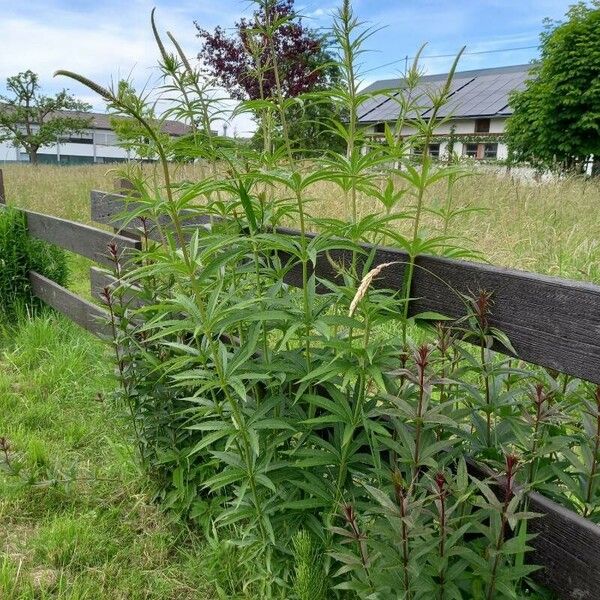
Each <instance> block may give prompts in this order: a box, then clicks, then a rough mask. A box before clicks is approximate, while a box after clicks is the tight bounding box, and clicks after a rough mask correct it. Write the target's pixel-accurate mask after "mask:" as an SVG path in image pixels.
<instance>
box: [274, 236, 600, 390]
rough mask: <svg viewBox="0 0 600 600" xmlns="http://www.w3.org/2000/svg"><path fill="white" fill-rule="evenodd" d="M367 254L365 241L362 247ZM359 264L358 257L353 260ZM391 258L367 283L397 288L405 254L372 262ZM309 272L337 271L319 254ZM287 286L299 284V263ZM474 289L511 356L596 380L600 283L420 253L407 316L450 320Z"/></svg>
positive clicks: (337, 257)
mask: <svg viewBox="0 0 600 600" xmlns="http://www.w3.org/2000/svg"><path fill="white" fill-rule="evenodd" d="M363 248H364V249H365V250H366V251H367V252H368V251H370V250H372V248H373V247H372V246H369V245H366V244H365V245H363ZM329 255H330V257H331V259H333V261H335V262H336V263H338V264H344V265H349V264H350V261H351V253H350V252H349V251H346V250H334V251H332V252H330V253H329ZM362 261H364V256H363V257H362V258H361V259H360V260H359V263H360V262H362ZM387 262H394V263H396V264H393V265H391V266H389V267H387V268H386V269H384V270H383V271H382V273H381V275H380V276H379V277H378V278H377V279H376V280H375V282H374V284H373V285H374V287H376V288H380V289H390V290H399V289H401V288H402V285H403V281H404V274H405V268H406V264H407V263H408V255H407V254H406V253H405V252H402V251H400V250H396V249H394V248H378V249H377V250H376V254H375V259H374V261H373V266H375V265H378V264H381V263H387ZM316 274H317V276H318V277H320V278H323V279H329V280H331V279H335V278H336V272H335V270H334V267H333V266H332V265H331V263H330V262H329V261H328V260H327V259H326V257H324V256H320V257H319V258H318V260H317V267H316ZM286 281H287V283H289V284H290V285H293V286H301V285H302V274H301V270H300V268H299V267H295V268H294V269H292V270H291V271H290V272H289V274H288V276H287V278H286ZM479 290H486V291H488V292H491V293H492V300H493V302H494V304H493V307H492V309H491V317H490V324H491V325H492V326H493V327H497V328H498V329H499V330H501V331H502V332H503V333H505V334H506V335H507V336H508V338H509V339H510V341H511V343H512V345H513V346H514V348H515V351H516V355H517V356H518V357H519V358H521V359H522V360H525V361H527V362H530V363H534V364H537V365H541V366H544V367H549V368H551V369H555V370H557V371H560V372H562V373H567V374H569V375H573V376H575V377H580V378H582V379H586V380H589V381H592V382H594V383H600V286H597V285H593V284H590V283H585V282H578V281H568V280H564V279H558V278H555V277H546V276H543V275H536V274H534V273H527V272H524V271H516V270H512V269H504V268H501V267H493V266H490V265H486V264H483V263H471V262H466V261H457V260H450V259H446V258H440V257H434V256H420V257H418V258H417V260H416V268H415V273H414V278H413V285H412V289H411V297H412V298H413V301H412V302H411V306H410V314H411V315H416V314H418V313H421V312H424V311H435V312H438V313H441V314H443V315H446V316H449V317H455V318H457V317H462V316H464V315H465V314H466V313H467V310H468V309H467V305H466V304H465V299H464V296H472V295H473V294H476V293H477V292H478V291H479Z"/></svg>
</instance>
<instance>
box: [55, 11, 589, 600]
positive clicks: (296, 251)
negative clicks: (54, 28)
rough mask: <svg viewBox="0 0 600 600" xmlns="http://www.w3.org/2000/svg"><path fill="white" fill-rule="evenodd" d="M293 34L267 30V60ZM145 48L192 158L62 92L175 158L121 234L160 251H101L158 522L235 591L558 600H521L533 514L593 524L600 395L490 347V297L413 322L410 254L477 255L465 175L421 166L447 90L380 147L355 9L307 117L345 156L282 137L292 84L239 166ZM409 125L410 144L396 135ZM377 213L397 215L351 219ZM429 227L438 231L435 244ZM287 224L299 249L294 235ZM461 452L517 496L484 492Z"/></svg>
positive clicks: (273, 100) (197, 90)
mask: <svg viewBox="0 0 600 600" xmlns="http://www.w3.org/2000/svg"><path fill="white" fill-rule="evenodd" d="M258 4H259V7H258V9H259V10H265V9H269V8H272V7H273V4H272V3H271V2H270V1H269V0H265V1H261V2H259V3H258ZM276 6H277V5H276ZM279 17H280V18H279ZM287 18H288V17H287V16H286V14H285V13H282V14H281V15H279V16H278V18H277V19H275V21H274V22H275V23H277V27H283V26H285V24H286V19H287ZM277 27H275V26H273V27H271V26H269V27H264V28H263V29H262V30H261V31H260V34H261V36H262V37H263V39H265V40H266V41H267V44H266V46H265V54H266V57H267V58H268V57H269V52H273V44H272V38H273V36H274V33H275V31H276V30H277ZM153 29H154V32H155V36H156V40H157V45H158V48H159V51H160V56H161V58H160V69H161V73H162V76H163V81H164V86H163V88H162V92H163V93H164V95H165V97H168V98H170V99H171V100H172V101H173V102H174V108H171V109H169V110H168V111H167V112H166V113H165V115H164V117H165V118H167V117H169V116H173V115H174V114H176V115H177V116H178V117H179V118H180V119H184V120H186V122H187V123H188V124H190V127H191V133H190V135H189V136H187V137H186V138H184V139H178V140H175V141H172V140H169V139H165V138H164V137H163V136H162V135H161V134H160V123H158V124H157V123H155V122H154V119H149V118H148V116H147V114H148V108H149V107H148V104H147V102H146V101H145V100H144V97H143V96H138V95H135V94H132V93H131V90H130V88H125V87H123V86H119V87H118V88H116V89H106V88H104V87H102V86H100V85H98V84H97V83H95V82H93V81H90V80H88V79H86V78H85V77H83V76H81V75H77V74H73V73H70V72H66V71H61V72H60V73H61V74H63V75H67V76H69V77H73V78H75V79H77V80H78V81H80V82H82V83H84V84H86V85H88V86H89V87H90V88H91V89H93V90H95V91H96V92H97V93H99V94H100V95H101V96H102V97H103V98H104V99H106V100H107V102H108V103H109V105H110V107H111V109H112V110H113V112H114V113H115V115H118V116H127V117H130V118H133V119H135V120H136V121H137V123H138V124H139V127H140V128H141V129H142V130H144V131H145V132H146V136H145V137H146V140H147V142H146V143H145V146H144V149H145V151H148V152H151V153H153V154H155V155H157V156H159V157H160V162H159V164H158V166H157V168H158V169H160V170H161V172H160V176H159V174H158V173H157V174H156V175H151V176H149V177H148V176H144V174H143V172H142V171H139V172H135V171H132V172H130V173H128V175H129V177H130V179H131V180H132V181H133V183H134V184H135V188H136V192H137V194H136V197H135V199H132V202H131V204H130V206H129V210H128V211H127V212H126V214H124V215H122V216H123V218H125V219H128V220H129V222H130V227H131V228H137V229H138V230H139V232H140V234H141V236H142V240H143V250H142V251H141V252H140V253H139V255H137V256H136V257H135V258H134V259H133V260H131V261H130V262H128V263H127V264H123V263H121V262H120V260H119V259H118V255H119V253H118V248H116V247H110V248H109V253H110V255H111V256H112V257H113V262H114V270H113V275H114V277H115V279H116V282H115V284H116V285H114V286H111V287H107V288H106V289H105V290H104V292H103V297H104V301H105V303H106V305H107V307H108V309H109V311H110V314H111V323H112V326H113V332H114V349H115V356H116V362H117V366H118V370H119V374H120V379H121V383H122V398H123V402H124V405H125V406H126V407H127V408H128V410H129V411H130V415H131V419H132V423H133V426H134V427H135V431H136V436H137V442H138V444H139V452H140V456H141V457H142V459H143V461H144V463H145V465H146V467H147V468H148V470H149V471H150V472H151V473H152V474H153V476H154V477H155V479H156V481H157V482H158V483H159V488H160V492H159V496H160V498H161V500H162V502H163V504H164V505H165V506H167V507H170V508H173V509H174V510H176V511H178V512H180V513H182V514H184V515H186V516H187V517H188V518H190V519H192V520H193V521H195V522H196V523H197V525H198V526H199V527H200V528H202V529H203V531H204V533H205V536H206V538H207V541H208V542H207V543H208V545H209V547H210V548H211V549H212V551H213V552H214V553H215V556H216V557H218V560H219V563H220V564H221V565H222V574H221V576H217V577H215V581H214V585H215V588H216V589H217V591H218V592H219V594H220V595H221V596H222V597H228V598H229V597H240V596H243V597H253V598H256V597H261V598H270V597H280V598H292V597H293V598H299V599H303V600H309V599H310V600H316V599H319V598H336V597H339V598H352V597H357V598H380V599H384V598H390V599H391V598H399V597H402V598H407V599H414V600H416V599H429V598H434V597H435V598H448V599H461V598H464V599H467V598H485V599H488V600H491V599H500V598H519V597H537V598H544V597H547V596H546V595H545V592H544V591H542V590H539V589H538V588H537V587H536V584H535V583H533V582H532V581H531V579H530V576H531V574H532V573H533V572H534V571H535V566H534V565H531V564H529V555H527V553H526V551H527V550H528V548H529V546H528V543H529V542H530V540H531V537H532V536H531V534H530V533H528V528H527V523H528V521H529V520H530V519H531V518H534V516H535V515H532V514H531V513H530V512H529V510H528V506H527V501H526V496H525V492H526V491H527V490H528V489H530V488H532V487H533V488H536V489H541V490H543V491H544V492H545V493H547V494H549V495H551V496H553V497H555V498H557V499H559V501H561V502H563V503H565V504H567V505H569V506H571V507H573V508H575V509H577V510H579V511H580V512H581V513H582V514H584V515H586V516H588V517H591V518H598V516H599V512H598V510H597V500H598V493H599V488H600V486H599V485H598V474H597V465H598V458H599V454H600V452H599V451H600V392H598V390H596V389H594V388H592V387H591V386H589V385H587V384H585V383H582V382H579V381H571V380H569V379H568V378H565V377H563V376H561V375H557V374H555V373H549V372H546V371H544V370H541V369H540V370H534V369H531V368H529V367H527V366H526V365H523V364H521V363H519V362H518V361H515V360H511V359H508V358H503V357H502V356H501V355H497V354H495V353H494V352H493V351H492V350H491V348H492V346H493V345H494V344H496V345H503V346H504V347H505V348H506V349H507V351H510V341H509V340H507V339H506V337H505V336H504V335H503V334H502V333H501V332H500V331H497V330H495V329H494V328H493V327H491V326H490V314H491V313H492V312H493V301H494V300H493V290H489V291H485V290H479V291H477V290H474V294H473V297H463V296H459V297H460V299H461V300H462V302H463V303H464V307H465V310H464V316H463V317H462V318H460V319H458V320H455V321H447V320H443V319H442V318H441V316H440V315H437V314H431V313H426V314H419V315H414V314H412V313H411V311H410V310H409V305H410V299H411V297H410V290H411V282H412V279H413V277H414V275H415V272H416V269H417V268H418V267H417V264H416V262H415V258H416V257H417V256H418V255H419V254H422V253H433V254H443V255H446V256H454V257H462V256H473V253H472V252H469V251H468V250H466V249H465V248H464V247H463V246H462V244H461V241H460V240H455V239H453V238H452V237H451V236H450V235H449V231H451V228H450V224H451V222H452V220H453V219H455V218H457V217H459V216H460V215H461V211H460V210H458V209H456V208H454V207H453V202H452V199H453V194H452V189H453V185H454V182H455V181H456V180H457V179H458V178H459V177H462V176H463V175H464V172H463V171H462V170H461V167H460V166H458V165H455V164H439V163H435V162H434V161H433V160H432V159H431V157H430V156H428V154H427V153H424V155H423V157H422V160H421V161H420V162H419V164H417V165H415V164H414V163H413V162H412V161H411V160H410V150H411V147H413V146H415V145H419V146H421V147H424V148H427V147H428V143H429V140H430V139H431V137H432V135H433V133H434V131H435V128H436V127H438V126H439V124H440V122H441V121H442V119H440V118H438V117H437V115H438V113H439V109H440V108H441V107H442V106H443V105H444V104H445V103H446V101H447V98H448V96H449V93H450V89H451V81H452V76H453V72H454V69H452V71H451V73H450V75H449V77H448V81H447V82H446V85H444V86H441V87H440V88H439V89H437V90H435V91H434V92H432V93H431V94H430V95H429V96H428V97H423V96H419V95H418V94H416V93H414V90H415V89H416V88H417V84H418V81H419V73H418V63H417V62H415V64H414V65H413V66H412V67H411V69H410V72H409V73H407V84H408V85H407V88H406V89H405V90H401V91H400V92H399V93H398V94H397V96H396V98H397V101H398V102H400V103H401V105H402V108H403V111H402V116H401V117H400V118H399V120H398V122H397V123H395V124H392V125H391V126H388V127H386V132H385V143H384V144H381V143H377V144H374V145H373V146H372V147H369V142H368V140H366V139H364V137H363V135H362V132H361V130H360V128H359V127H358V122H357V110H358V108H359V107H360V106H361V105H362V104H363V103H366V102H371V101H373V100H374V98H375V96H377V95H378V94H380V93H387V92H373V93H364V92H361V91H360V88H361V86H360V81H359V73H357V59H358V58H359V57H360V55H361V53H362V52H363V51H364V43H365V41H366V40H367V38H368V37H369V35H370V33H371V31H370V30H367V29H365V28H364V27H363V26H362V25H361V24H360V23H359V22H358V21H357V19H356V18H355V16H354V15H353V13H352V9H351V6H350V4H349V2H348V1H344V2H343V4H342V6H341V7H340V9H339V10H338V12H337V14H336V17H335V20H334V25H333V31H332V35H333V37H334V39H335V41H336V45H335V61H336V65H337V68H338V69H339V73H340V77H339V81H338V82H337V84H336V85H335V86H334V87H332V88H331V89H329V90H327V91H326V92H314V91H313V92H310V93H308V94H306V95H304V96H303V100H304V101H305V102H318V101H319V100H320V99H322V98H323V96H325V97H326V99H327V101H328V102H333V103H335V105H336V106H337V107H338V109H339V112H340V113H343V114H347V115H348V117H347V119H346V120H344V121H331V122H328V123H327V124H326V126H327V127H329V128H330V130H331V134H332V135H336V136H338V137H339V139H340V140H341V143H342V144H343V147H344V150H343V151H342V152H335V151H331V150H330V151H327V150H325V151H323V153H322V156H321V157H320V158H318V159H314V158H311V160H310V161H308V160H303V158H302V156H300V157H299V156H298V152H297V151H295V148H294V147H293V144H292V140H291V138H290V136H289V133H288V129H287V121H286V110H287V106H288V102H289V98H287V97H286V93H285V90H284V88H283V87H282V85H281V82H280V81H278V79H279V78H278V77H276V78H275V86H274V89H273V93H272V94H271V96H270V97H268V98H266V97H265V98H263V99H260V100H249V101H244V102H242V103H241V104H240V107H239V109H238V110H239V111H250V112H251V113H252V114H254V115H256V117H257V118H258V119H260V120H261V125H262V127H263V130H264V131H265V137H264V144H263V147H262V148H261V149H259V150H253V149H251V148H240V147H233V146H231V145H229V144H228V143H227V141H226V140H222V139H219V138H215V137H214V136H211V135H210V126H211V118H212V117H211V115H213V114H218V106H217V107H216V109H215V108H214V107H213V103H214V100H213V98H214V95H212V94H211V93H210V90H209V86H208V84H207V83H206V82H205V80H204V79H203V76H202V74H201V73H200V72H198V71H197V70H196V69H194V68H193V67H192V66H191V65H190V63H189V61H188V60H187V58H186V56H185V53H184V52H183V50H182V49H181V48H180V46H179V45H178V44H177V42H176V40H175V38H174V37H173V36H172V35H171V34H169V38H170V40H171V42H172V44H173V48H174V50H173V51H171V50H168V49H167V48H166V46H165V45H164V43H163V40H162V38H161V36H160V35H159V33H158V29H157V27H156V26H155V24H154V20H153ZM273 56H274V55H273V54H271V55H270V57H271V60H273ZM457 61H458V59H457ZM254 75H255V76H256V77H258V78H261V77H263V76H264V74H263V73H262V72H260V71H259V72H257V73H254ZM423 105H426V106H428V107H432V110H431V111H430V114H431V116H430V117H428V118H427V119H422V118H420V117H419V116H418V115H419V114H420V113H421V112H422V111H421V110H419V108H420V106H423ZM273 115H276V116H277V122H275V120H274V119H273V118H272V117H273ZM407 122H410V124H411V125H412V126H414V128H415V131H416V133H415V134H414V136H412V137H411V138H410V139H403V138H402V137H401V136H400V131H401V130H402V127H403V125H405V124H406V123H407ZM274 127H278V128H280V130H281V135H280V136H279V137H277V143H274V140H275V138H274V137H273V136H272V135H271V134H272V131H270V129H271V130H272V129H273V128H274ZM365 149H367V150H369V151H367V152H365ZM181 155H185V156H187V157H189V158H197V159H201V160H203V161H206V162H207V163H208V164H209V165H211V168H210V169H209V170H208V171H207V174H206V176H205V177H203V178H201V179H199V180H195V181H184V182H177V183H175V181H176V176H175V173H173V169H176V165H175V166H174V165H173V163H171V162H170V159H171V158H173V157H177V156H181ZM322 181H327V182H329V183H332V184H334V185H336V186H337V187H338V189H339V199H340V200H339V202H340V211H339V212H340V215H339V217H338V218H329V219H323V218H317V217H314V216H313V215H312V214H311V207H312V205H313V203H316V202H318V198H315V197H314V195H313V189H314V185H315V184H316V183H318V182H322ZM440 181H442V182H446V183H447V186H446V188H447V190H448V194H447V197H446V198H445V199H444V202H442V203H441V204H440V205H439V206H438V207H437V208H434V207H432V206H430V205H429V204H428V203H427V202H426V198H427V191H428V190H429V189H430V188H431V186H433V185H434V184H435V183H436V182H440ZM365 197H366V198H369V199H377V201H378V202H379V203H380V210H379V211H375V212H372V213H370V214H368V215H367V216H365V217H360V216H359V214H360V211H359V205H360V202H361V201H362V199H363V198H365ZM440 206H441V208H440ZM427 212H434V214H435V215H436V216H437V218H439V219H440V220H441V221H442V223H443V225H444V226H443V228H442V229H443V231H444V235H437V236H431V235H427V234H426V232H425V231H424V230H423V227H422V219H423V215H424V214H425V213H427ZM199 218H204V219H205V220H206V221H207V225H206V226H205V227H198V225H197V222H198V219H199ZM290 220H292V221H293V222H295V223H298V226H299V231H298V232H297V233H296V234H294V235H289V232H286V231H284V230H282V229H281V228H280V226H281V225H282V224H283V223H285V222H289V221H290ZM397 222H404V223H408V224H409V225H410V228H409V230H410V234H409V235H407V236H403V235H401V234H399V233H398V229H397V228H396V227H395V226H394V225H395V224H396V223H397ZM311 231H318V232H319V233H318V234H316V235H311V234H310V232H311ZM364 242H370V243H374V244H381V243H386V244H393V245H396V246H398V247H399V248H401V249H403V250H405V252H406V260H405V261H404V263H403V264H401V265H399V264H393V263H383V264H381V263H376V262H375V261H374V259H375V252H374V251H371V250H369V249H368V247H366V248H365V246H363V245H362V244H363V243H364ZM324 265H326V266H327V270H328V271H329V273H330V275H329V276H327V277H324V276H321V275H319V273H323V272H324V270H323V266H324ZM318 266H320V267H321V268H320V269H318V270H317V267H318ZM400 267H401V268H400ZM386 269H394V270H395V272H402V273H403V277H404V281H403V282H399V283H401V285H399V286H398V288H399V290H398V289H396V290H387V289H381V288H380V287H379V286H378V285H377V280H378V277H379V276H380V275H381V274H382V273H384V272H385V270H386ZM290 278H294V280H295V281H297V282H299V283H300V285H299V287H298V288H295V287H292V286H290V285H289V282H290ZM455 293H457V292H455V291H454V290H452V289H450V288H449V289H448V294H455ZM466 456H471V457H474V458H476V459H478V460H479V461H481V462H483V463H487V464H488V465H489V466H491V467H492V468H493V469H494V470H495V471H496V472H498V473H502V474H503V475H504V478H503V479H502V481H500V482H498V481H496V480H494V479H487V480H486V479H482V478H478V477H475V476H473V475H472V474H471V472H470V467H469V464H468V462H467V460H466V459H465V457H466Z"/></svg>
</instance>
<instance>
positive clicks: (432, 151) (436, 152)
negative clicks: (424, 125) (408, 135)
mask: <svg viewBox="0 0 600 600" xmlns="http://www.w3.org/2000/svg"><path fill="white" fill-rule="evenodd" d="M429 156H431V157H432V158H439V157H440V145H439V144H429Z"/></svg>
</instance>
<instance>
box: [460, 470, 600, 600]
mask: <svg viewBox="0 0 600 600" xmlns="http://www.w3.org/2000/svg"><path fill="white" fill-rule="evenodd" d="M468 468H469V472H470V473H471V475H473V476H474V477H477V478H478V479H489V480H491V481H492V482H493V487H494V489H495V492H496V493H497V494H498V495H499V496H500V497H501V498H503V497H504V495H503V493H502V487H501V485H500V484H501V483H502V482H503V478H502V477H498V476H497V475H496V474H495V473H493V471H491V469H489V467H487V466H486V465H483V464H481V463H477V462H475V461H473V460H470V459H469V460H468ZM527 497H528V510H529V511H530V512H534V513H538V514H540V515H541V516H540V517H537V518H534V519H532V520H530V521H529V522H528V533H533V534H535V536H536V537H534V538H533V540H532V541H531V542H530V543H529V545H530V546H531V547H532V548H533V551H532V553H531V555H528V556H527V559H526V560H527V562H528V563H529V564H534V565H540V566H542V567H543V568H542V569H540V570H538V571H536V572H535V574H534V576H533V577H534V579H535V580H536V581H538V582H539V583H541V584H542V585H544V586H546V587H548V588H549V589H551V590H552V591H553V592H554V593H555V594H556V595H557V596H558V598H561V600H578V599H586V598H587V599H589V600H592V599H593V600H595V599H596V598H600V527H599V526H598V525H595V524H594V523H592V522H591V521H588V520H587V519H584V518H583V517H581V516H580V515H578V514H576V513H574V512H573V511H572V510H569V509H568V508H565V507H564V506H561V505H560V504H557V503H556V502H553V501H552V500H550V499H548V498H546V497H545V496H542V495H541V494H538V493H536V492H530V493H528V494H527Z"/></svg>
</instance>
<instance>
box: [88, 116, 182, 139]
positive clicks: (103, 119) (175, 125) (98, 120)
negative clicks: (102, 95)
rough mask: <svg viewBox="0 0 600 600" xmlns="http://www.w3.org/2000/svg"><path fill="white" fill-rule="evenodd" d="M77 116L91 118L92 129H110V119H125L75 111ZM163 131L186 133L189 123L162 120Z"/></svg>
mask: <svg viewBox="0 0 600 600" xmlns="http://www.w3.org/2000/svg"><path fill="white" fill-rule="evenodd" d="M77 116H81V117H83V118H86V117H88V118H90V119H91V127H92V128H93V129H112V127H111V125H110V120H111V119H125V118H126V117H119V116H114V115H107V114H106V113H94V112H85V113H77ZM162 125H163V131H164V132H165V133H168V134H169V135H174V136H179V135H186V134H187V133H189V132H190V127H189V125H186V124H185V123H182V122H181V121H173V120H166V121H163V124H162Z"/></svg>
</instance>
